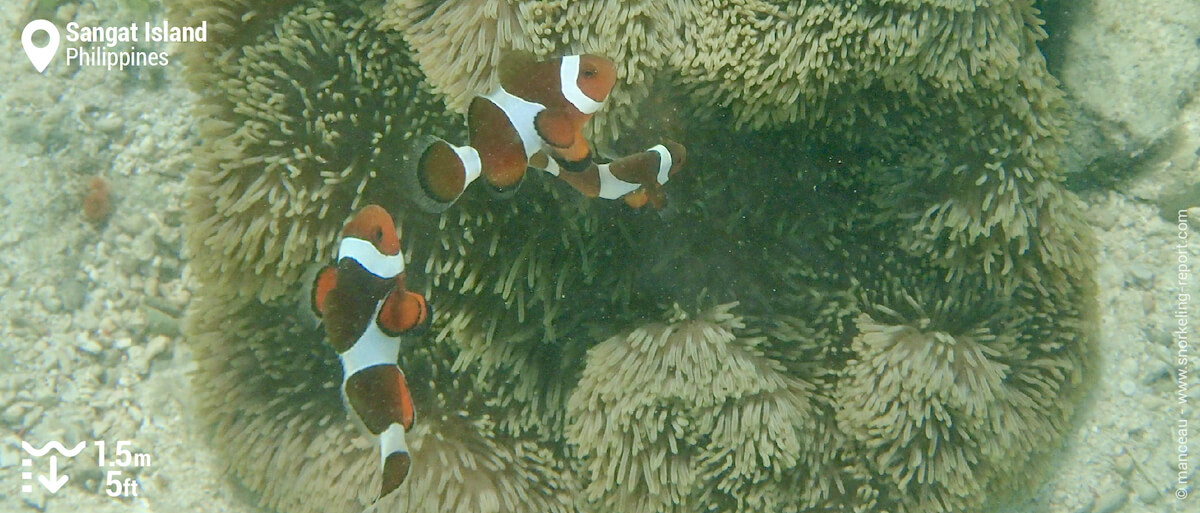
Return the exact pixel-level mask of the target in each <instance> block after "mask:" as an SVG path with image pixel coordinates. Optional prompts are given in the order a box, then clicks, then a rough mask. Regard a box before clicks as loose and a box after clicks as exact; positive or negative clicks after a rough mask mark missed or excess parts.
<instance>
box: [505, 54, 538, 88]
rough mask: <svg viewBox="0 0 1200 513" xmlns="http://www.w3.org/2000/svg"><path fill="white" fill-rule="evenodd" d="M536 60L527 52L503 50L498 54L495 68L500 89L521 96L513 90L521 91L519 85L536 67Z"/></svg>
mask: <svg viewBox="0 0 1200 513" xmlns="http://www.w3.org/2000/svg"><path fill="white" fill-rule="evenodd" d="M538 64H540V63H539V62H538V59H537V57H536V56H535V55H533V53H532V52H529V51H527V50H511V49H509V50H503V51H501V52H500V65H499V67H498V68H497V75H498V76H499V78H500V87H503V88H504V90H506V91H508V92H510V93H513V94H516V95H517V96H521V95H520V94H518V93H517V91H515V90H514V89H521V84H523V83H524V82H525V81H527V80H528V79H529V76H530V74H532V73H533V72H534V71H535V70H536V69H537V67H538Z"/></svg>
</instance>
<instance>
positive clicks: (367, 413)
mask: <svg viewBox="0 0 1200 513" xmlns="http://www.w3.org/2000/svg"><path fill="white" fill-rule="evenodd" d="M404 276H405V275H404V255H403V254H402V253H401V252H400V239H399V237H398V236H397V235H396V225H395V224H394V223H393V221H392V216H391V215H389V214H388V213H387V211H386V210H384V209H383V208H382V207H379V206H376V205H369V206H367V207H366V208H363V209H362V210H361V211H359V212H358V213H357V214H355V216H354V217H353V218H352V219H351V220H350V222H349V223H347V224H346V227H345V228H343V229H342V240H341V242H340V244H339V245H338V254H337V263H336V264H335V265H330V266H326V267H325V268H323V269H321V271H320V272H318V273H317V276H316V278H315V279H314V280H313V283H312V292H311V298H310V301H311V304H312V308H313V313H314V314H316V315H317V317H319V318H320V319H321V322H322V324H323V325H324V327H325V336H326V338H327V339H328V342H329V345H331V346H332V347H333V349H334V350H335V351H337V353H338V360H340V361H341V363H342V397H343V399H344V400H345V402H346V404H347V405H348V406H349V410H350V413H351V416H352V417H353V418H354V419H355V420H356V422H357V423H358V424H360V425H361V426H362V427H363V428H365V429H366V430H367V432H368V433H370V434H371V436H373V437H375V438H376V441H377V443H378V444H379V451H380V464H381V466H382V468H383V487H382V490H381V492H380V497H383V496H385V495H387V494H389V493H391V492H392V491H393V490H395V489H396V488H397V487H399V486H400V484H401V483H403V482H404V479H405V478H406V477H408V470H409V466H410V464H411V460H410V457H409V451H408V444H407V443H406V442H405V439H404V435H405V433H407V432H408V431H409V430H411V429H412V425H413V405H412V397H411V396H410V395H409V392H408V385H407V383H406V382H405V381H404V371H402V370H400V366H399V365H398V364H397V362H398V358H399V354H400V336H401V335H402V334H405V333H413V332H414V330H419V329H423V328H425V327H427V326H428V325H429V322H430V318H431V317H432V311H431V310H430V308H429V306H428V303H426V301H425V298H424V297H422V296H421V295H420V294H417V293H414V292H410V291H408V290H405V286H404Z"/></svg>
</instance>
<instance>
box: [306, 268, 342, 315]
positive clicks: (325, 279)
mask: <svg viewBox="0 0 1200 513" xmlns="http://www.w3.org/2000/svg"><path fill="white" fill-rule="evenodd" d="M310 272H311V271H310ZM336 287H337V268H336V267H334V266H331V265H327V266H324V267H320V268H317V271H316V274H315V275H314V276H313V278H312V281H311V285H309V288H310V290H309V293H308V294H305V295H306V296H307V297H308V305H309V311H310V312H311V313H312V314H313V315H315V316H316V317H317V318H318V319H320V318H321V317H323V316H324V315H325V311H326V308H327V306H328V303H327V301H326V300H327V299H329V292H330V291H332V290H333V289H334V288H336Z"/></svg>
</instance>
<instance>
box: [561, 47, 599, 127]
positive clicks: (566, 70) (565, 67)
mask: <svg viewBox="0 0 1200 513" xmlns="http://www.w3.org/2000/svg"><path fill="white" fill-rule="evenodd" d="M558 76H559V81H560V82H561V85H562V87H561V88H562V94H563V96H564V97H565V98H566V99H567V101H569V102H571V105H574V106H575V108H576V109H579V112H582V113H584V114H595V113H596V112H597V111H599V110H600V108H602V107H604V102H598V101H596V100H593V99H591V98H589V97H588V95H586V94H584V92H583V91H582V90H580V89H579V83H577V82H576V81H575V80H576V78H577V77H579V56H578V55H566V56H563V58H562V66H560V67H559V75H558Z"/></svg>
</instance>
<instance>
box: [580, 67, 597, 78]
mask: <svg viewBox="0 0 1200 513" xmlns="http://www.w3.org/2000/svg"><path fill="white" fill-rule="evenodd" d="M583 76H585V77H588V78H591V77H594V76H596V69H595V68H588V69H585V70H583Z"/></svg>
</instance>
